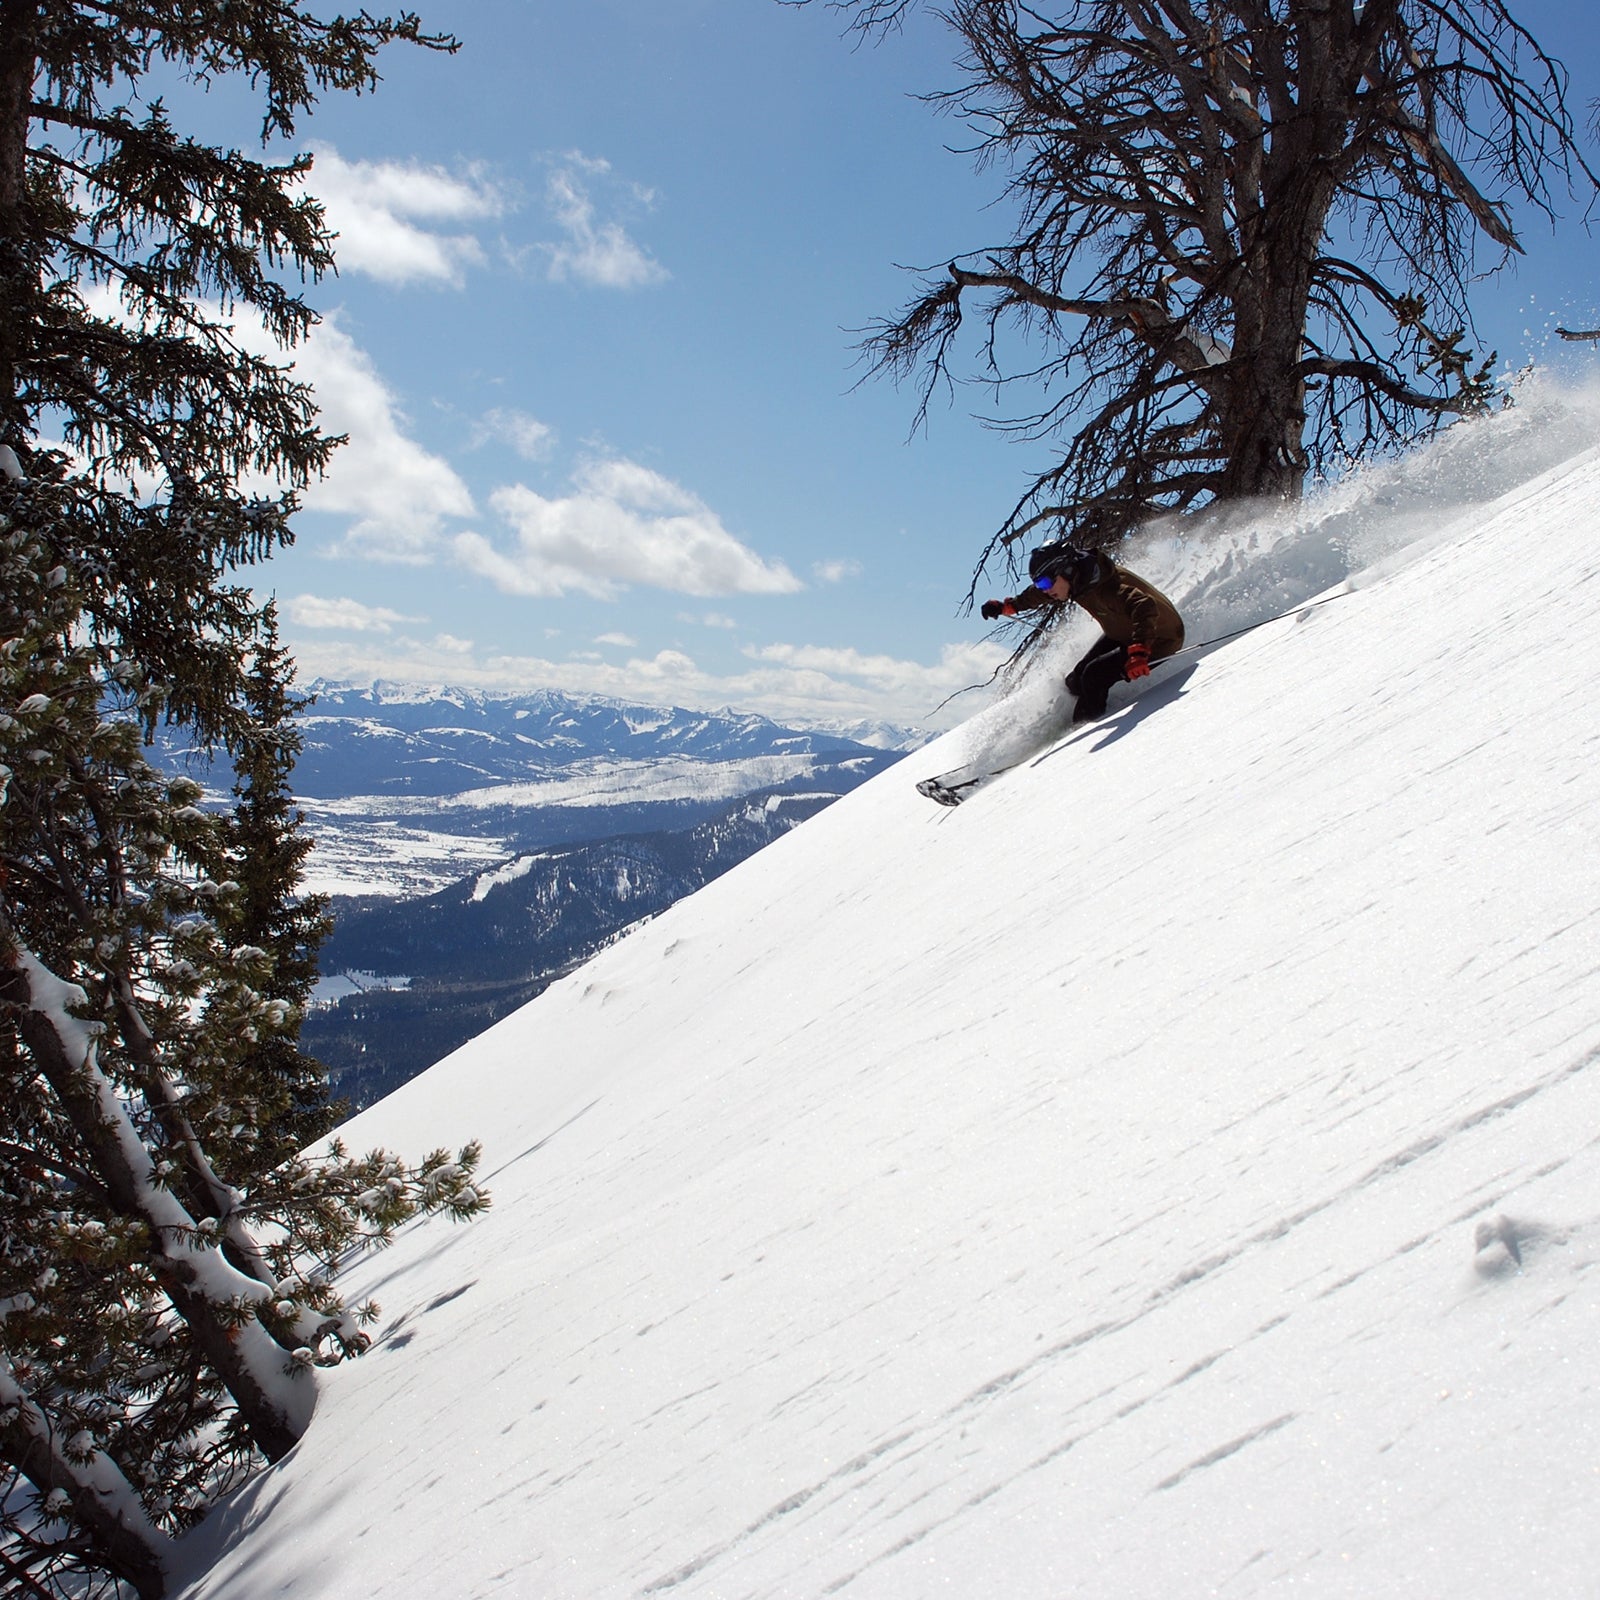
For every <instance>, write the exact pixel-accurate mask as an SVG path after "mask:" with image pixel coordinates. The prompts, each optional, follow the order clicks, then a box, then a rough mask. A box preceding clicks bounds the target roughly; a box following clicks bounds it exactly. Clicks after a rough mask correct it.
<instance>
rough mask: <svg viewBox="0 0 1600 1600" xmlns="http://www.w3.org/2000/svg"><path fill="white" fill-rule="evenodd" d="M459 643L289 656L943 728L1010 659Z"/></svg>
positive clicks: (309, 662) (364, 678)
mask: <svg viewBox="0 0 1600 1600" xmlns="http://www.w3.org/2000/svg"><path fill="white" fill-rule="evenodd" d="M460 642H461V641H451V640H448V636H440V637H439V638H435V639H432V640H421V639H409V638H404V637H394V638H384V639H381V640H375V641H370V642H369V641H368V640H361V641H356V640H342V639H330V638H326V637H324V638H314V639H311V640H307V641H305V642H303V643H301V642H297V643H296V647H295V656H296V660H297V662H298V663H299V666H300V672H301V676H302V677H303V678H305V679H307V680H309V679H311V678H314V677H325V678H332V679H338V680H341V681H351V682H357V683H362V682H371V681H372V680H374V679H377V678H390V679H396V680H402V681H407V680H409V681H422V682H441V681H442V682H447V683H459V684H462V685H466V686H469V687H477V688H483V689H527V688H530V687H539V688H552V689H561V690H565V691H567V692H568V693H572V694H601V695H612V696H615V697H617V698H619V699H625V700H627V699H632V700H641V701H644V702H646V703H657V704H659V703H668V702H670V703H671V704H673V705H681V706H688V707H697V708H700V709H702V710H708V711H710V710H716V709H718V708H720V707H722V706H740V707H744V708H748V709H749V710H752V711H759V712H761V713H763V714H764V715H766V716H769V717H772V718H773V719H774V720H775V721H779V722H782V721H785V720H792V721H797V722H806V721H829V720H835V719H837V720H849V719H854V718H866V719H869V720H883V721H889V722H898V723H904V724H909V725H919V724H920V725H922V726H935V725H937V726H941V727H948V726H950V725H951V724H953V723H954V722H957V721H959V720H961V719H962V718H963V717H966V716H970V715H971V714H972V713H973V712H974V711H976V710H978V709H979V708H980V706H981V705H982V704H983V698H982V697H981V696H976V695H975V696H973V697H971V698H968V699H963V700H961V701H959V702H958V703H956V704H955V705H954V706H952V707H949V708H947V709H945V710H944V711H942V712H939V713H937V714H936V713H935V708H936V707H938V706H939V703H940V702H941V701H943V700H945V699H946V698H947V697H948V696H950V695H952V694H954V693H955V692H956V691H957V690H960V689H965V688H967V687H968V686H969V685H972V684H978V683H984V682H986V681H987V680H988V679H989V677H990V675H991V674H992V673H993V672H994V670H995V668H996V667H997V666H998V665H999V664H1000V663H1001V661H1003V660H1004V659H1005V655H1006V652H1005V651H1004V650H1003V649H1001V648H1000V647H999V646H997V645H993V644H984V643H982V642H978V643H975V644H954V645H947V646H945V647H944V649H943V651H942V652H941V654H940V656H939V659H938V660H937V661H936V662H934V663H933V664H931V665H924V664H922V663H920V662H915V661H896V660H894V659H893V658H891V657H886V656H870V655H864V654H861V653H859V652H856V651H853V650H838V649H823V648H819V647H813V646H804V645H798V646H790V645H778V646H772V647H769V649H768V650H766V651H753V652H750V658H751V665H750V666H749V668H748V669H747V670H744V671H736V672H731V673H722V672H717V671H715V670H713V669H711V668H708V667H706V666H703V665H702V664H701V663H700V662H699V661H697V660H696V659H695V658H694V657H693V656H691V655H689V654H687V653H686V652H684V651H682V650H677V649H666V650H659V651H657V652H655V653H654V654H651V655H645V654H638V655H633V656H630V657H628V658H627V659H625V660H621V661H619V660H616V659H607V658H605V657H603V656H601V655H599V654H598V653H596V652H592V651H579V652H575V653H573V654H569V655H567V656H565V657H563V658H561V659H556V658H555V657H553V656H522V655H509V654H501V653H496V652H493V651H491V650H487V649H485V650H474V651H473V652H471V653H470V654H467V653H463V652H461V651H460V650H458V649H451V648H450V645H452V644H459V643H460ZM830 668H832V669H836V670H830Z"/></svg>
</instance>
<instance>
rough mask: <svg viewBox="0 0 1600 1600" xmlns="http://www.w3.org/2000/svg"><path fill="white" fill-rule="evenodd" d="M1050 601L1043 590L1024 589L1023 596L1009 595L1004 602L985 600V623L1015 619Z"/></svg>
mask: <svg viewBox="0 0 1600 1600" xmlns="http://www.w3.org/2000/svg"><path fill="white" fill-rule="evenodd" d="M1048 599H1049V596H1048V595H1046V594H1045V592H1044V591H1043V590H1042V589H1024V590H1023V591H1022V593H1021V594H1014V595H1009V596H1007V598H1006V599H1004V600H985V601H984V603H983V607H982V612H981V614H982V616H983V620H984V621H985V622H993V621H994V620H995V618H996V617H1014V616H1016V614H1017V613H1018V612H1019V611H1032V610H1034V608H1035V607H1037V606H1042V605H1045V604H1046V603H1047V602H1048Z"/></svg>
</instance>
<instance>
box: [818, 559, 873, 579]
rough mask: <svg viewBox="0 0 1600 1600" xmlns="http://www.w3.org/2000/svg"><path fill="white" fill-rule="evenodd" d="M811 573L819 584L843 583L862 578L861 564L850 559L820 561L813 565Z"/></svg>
mask: <svg viewBox="0 0 1600 1600" xmlns="http://www.w3.org/2000/svg"><path fill="white" fill-rule="evenodd" d="M811 571H812V574H813V575H814V576H815V577H816V580H817V582H818V583H843V582H844V580H845V579H846V578H859V577H860V576H861V563H860V562H859V561H852V560H849V559H846V560H843V561H818V562H815V563H814V564H813V565H812V568H811Z"/></svg>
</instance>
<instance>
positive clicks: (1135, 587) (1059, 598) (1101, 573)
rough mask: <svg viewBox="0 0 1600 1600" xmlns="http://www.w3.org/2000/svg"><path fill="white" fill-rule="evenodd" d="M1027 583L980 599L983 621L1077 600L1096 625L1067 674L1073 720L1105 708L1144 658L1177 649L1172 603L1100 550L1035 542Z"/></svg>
mask: <svg viewBox="0 0 1600 1600" xmlns="http://www.w3.org/2000/svg"><path fill="white" fill-rule="evenodd" d="M1028 576H1029V577H1030V578H1031V579H1032V580H1033V587H1032V588H1030V589H1024V590H1023V591H1022V593H1021V594H1016V595H1011V596H1010V597H1009V598H1007V599H1005V600H985V601H984V603H983V608H982V614H983V620H984V621H985V622H993V621H995V619H996V618H998V617H1014V616H1016V614H1017V613H1018V612H1019V611H1033V610H1035V609H1036V608H1037V607H1039V606H1043V605H1066V604H1069V603H1072V604H1076V605H1080V606H1082V607H1083V609H1084V610H1085V611H1087V612H1088V613H1089V615H1090V616H1091V617H1093V618H1094V620H1095V621H1096V622H1098V623H1099V624H1100V630H1101V631H1100V637H1099V638H1098V639H1097V640H1096V641H1095V642H1094V644H1093V645H1091V646H1090V648H1089V650H1088V651H1087V653H1086V654H1085V655H1084V657H1083V659H1082V660H1081V661H1080V662H1079V663H1078V664H1077V666H1075V667H1074V668H1073V669H1072V671H1071V672H1069V673H1068V674H1067V691H1068V693H1069V694H1071V695H1073V696H1074V698H1075V699H1076V701H1077V704H1076V705H1075V706H1074V707H1073V708H1072V720H1073V722H1074V723H1079V722H1090V721H1092V720H1093V719H1094V718H1096V717H1101V716H1104V715H1105V709H1106V696H1107V695H1108V694H1109V693H1110V692H1111V685H1112V684H1114V683H1122V682H1125V681H1129V680H1132V679H1134V678H1144V677H1148V676H1149V674H1150V663H1151V662H1152V661H1162V660H1164V659H1165V658H1166V657H1167V656H1170V655H1175V654H1176V653H1177V652H1178V651H1179V650H1181V649H1182V648H1183V618H1182V617H1180V616H1179V615H1178V609H1177V607H1176V606H1174V605H1173V603H1172V602H1171V601H1170V600H1169V599H1167V597H1166V596H1165V595H1164V594H1162V592H1161V591H1160V590H1159V589H1157V588H1156V587H1155V585H1154V584H1152V583H1150V582H1148V581H1147V580H1146V579H1144V578H1141V577H1140V576H1139V575H1138V573H1136V572H1130V571H1129V570H1128V569H1127V568H1126V567H1119V566H1118V565H1117V564H1116V562H1114V561H1113V560H1112V559H1111V558H1110V556H1108V555H1106V554H1104V553H1103V552H1102V551H1099V550H1076V549H1074V548H1073V547H1072V546H1071V545H1070V544H1068V543H1067V542H1066V541H1065V540H1058V541H1057V542H1056V543H1054V544H1046V545H1041V546H1040V547H1039V548H1038V549H1037V550H1035V551H1034V552H1033V554H1032V555H1031V556H1029V557H1028Z"/></svg>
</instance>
